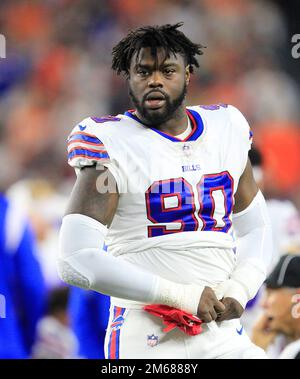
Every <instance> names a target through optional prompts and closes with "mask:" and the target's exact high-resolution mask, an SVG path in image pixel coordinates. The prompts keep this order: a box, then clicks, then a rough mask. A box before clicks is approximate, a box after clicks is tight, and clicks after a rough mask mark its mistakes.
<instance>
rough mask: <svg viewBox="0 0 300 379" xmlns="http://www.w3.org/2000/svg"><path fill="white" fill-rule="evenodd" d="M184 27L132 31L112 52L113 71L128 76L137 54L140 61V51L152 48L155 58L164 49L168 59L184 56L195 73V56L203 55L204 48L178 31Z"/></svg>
mask: <svg viewBox="0 0 300 379" xmlns="http://www.w3.org/2000/svg"><path fill="white" fill-rule="evenodd" d="M182 25H183V22H178V23H177V24H174V25H170V24H166V25H162V26H144V27H141V28H138V29H136V30H132V31H130V32H129V33H128V35H127V36H126V37H125V38H123V39H122V40H121V41H120V42H119V43H118V44H117V45H116V46H115V47H114V48H113V51H112V56H113V59H112V69H113V70H114V71H116V72H117V74H118V75H119V74H120V73H122V72H123V73H125V75H127V76H128V74H129V67H130V62H131V59H132V57H133V55H134V54H135V53H136V60H138V57H139V54H140V51H141V49H142V48H143V47H150V49H151V54H152V56H153V57H156V56H157V49H158V48H159V47H161V48H163V49H164V51H165V54H166V58H169V57H170V54H173V55H175V54H177V53H180V54H182V55H183V56H184V58H185V60H186V64H187V65H188V66H189V71H190V72H191V73H193V72H194V67H199V63H198V62H197V60H196V58H195V56H196V55H202V54H203V51H202V50H201V49H203V48H204V46H202V45H201V44H195V43H193V42H192V41H191V40H190V39H188V38H187V37H186V36H185V35H184V34H183V33H182V32H181V31H179V30H177V29H178V28H180V27H181V26H182Z"/></svg>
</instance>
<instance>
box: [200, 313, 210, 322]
mask: <svg viewBox="0 0 300 379" xmlns="http://www.w3.org/2000/svg"><path fill="white" fill-rule="evenodd" d="M201 320H202V321H203V322H206V323H208V322H211V321H212V317H211V315H210V313H209V312H207V313H204V314H203V315H202V317H201Z"/></svg>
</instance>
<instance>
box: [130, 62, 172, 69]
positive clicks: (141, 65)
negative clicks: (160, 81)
mask: <svg viewBox="0 0 300 379" xmlns="http://www.w3.org/2000/svg"><path fill="white" fill-rule="evenodd" d="M154 66H155V65H150V64H142V63H137V64H136V65H135V69H137V68H146V69H152V68H153V67H154ZM171 66H174V67H176V66H178V63H175V62H164V63H162V64H161V65H160V67H163V68H166V67H171Z"/></svg>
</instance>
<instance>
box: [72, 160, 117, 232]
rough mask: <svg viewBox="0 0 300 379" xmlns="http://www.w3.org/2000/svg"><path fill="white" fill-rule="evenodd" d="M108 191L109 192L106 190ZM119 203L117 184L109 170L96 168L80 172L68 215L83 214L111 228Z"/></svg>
mask: <svg viewBox="0 0 300 379" xmlns="http://www.w3.org/2000/svg"><path fill="white" fill-rule="evenodd" d="M106 189H107V190H106ZM118 201H119V194H118V189H117V183H116V181H115V179H114V177H113V176H112V175H111V173H110V172H109V170H108V169H107V168H105V167H103V166H102V167H101V170H98V169H97V168H96V166H92V167H84V168H82V169H81V170H80V172H79V175H78V177H77V180H76V183H75V185H74V188H73V191H72V193H71V197H70V200H69V204H68V208H67V210H66V213H65V214H66V215H68V214H76V213H78V214H82V215H85V216H88V217H91V218H93V219H95V220H97V221H99V222H101V224H103V225H107V226H108V227H109V226H110V224H111V222H112V220H113V218H114V215H115V212H116V209H117V206H118Z"/></svg>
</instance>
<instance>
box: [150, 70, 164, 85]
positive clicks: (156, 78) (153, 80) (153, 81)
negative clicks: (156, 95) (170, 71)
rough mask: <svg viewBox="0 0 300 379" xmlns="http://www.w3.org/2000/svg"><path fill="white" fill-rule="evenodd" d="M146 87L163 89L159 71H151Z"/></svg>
mask: <svg viewBox="0 0 300 379" xmlns="http://www.w3.org/2000/svg"><path fill="white" fill-rule="evenodd" d="M148 86H149V87H150V88H158V87H160V88H162V87H163V82H162V77H161V75H160V73H159V71H153V73H152V75H151V76H150V78H149V82H148Z"/></svg>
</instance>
